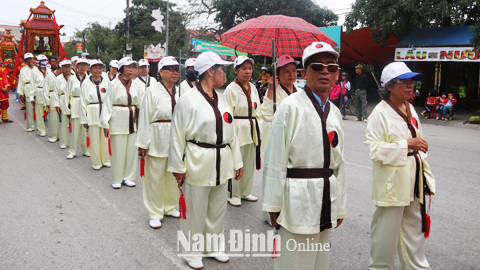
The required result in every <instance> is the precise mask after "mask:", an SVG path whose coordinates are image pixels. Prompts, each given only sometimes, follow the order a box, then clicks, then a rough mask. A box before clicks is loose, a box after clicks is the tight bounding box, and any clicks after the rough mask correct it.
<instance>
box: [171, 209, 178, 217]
mask: <svg viewBox="0 0 480 270" xmlns="http://www.w3.org/2000/svg"><path fill="white" fill-rule="evenodd" d="M170 216H171V217H174V218H179V217H180V212H179V211H178V210H175V211H174V212H173V213H171V214H170Z"/></svg>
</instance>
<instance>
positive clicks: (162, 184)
mask: <svg viewBox="0 0 480 270" xmlns="http://www.w3.org/2000/svg"><path fill="white" fill-rule="evenodd" d="M167 161H168V157H163V158H160V157H153V156H149V155H147V156H146V157H145V178H144V179H143V203H144V204H145V207H146V208H147V212H148V216H149V218H150V219H158V220H162V219H163V216H164V215H171V214H172V213H173V212H174V211H175V206H176V205H177V204H178V197H179V191H178V186H177V181H176V180H175V177H174V176H173V174H172V173H171V172H167Z"/></svg>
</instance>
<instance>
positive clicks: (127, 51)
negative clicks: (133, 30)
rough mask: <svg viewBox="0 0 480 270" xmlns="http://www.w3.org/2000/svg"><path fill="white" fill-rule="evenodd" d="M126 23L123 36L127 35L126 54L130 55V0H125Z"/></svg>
mask: <svg viewBox="0 0 480 270" xmlns="http://www.w3.org/2000/svg"><path fill="white" fill-rule="evenodd" d="M126 23H127V29H126V33H125V36H126V37H127V44H126V46H125V49H126V56H130V50H131V49H132V48H131V47H130V0H127V18H126Z"/></svg>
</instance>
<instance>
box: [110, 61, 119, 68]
mask: <svg viewBox="0 0 480 270" xmlns="http://www.w3.org/2000/svg"><path fill="white" fill-rule="evenodd" d="M110 66H111V67H114V68H118V60H112V61H110Z"/></svg>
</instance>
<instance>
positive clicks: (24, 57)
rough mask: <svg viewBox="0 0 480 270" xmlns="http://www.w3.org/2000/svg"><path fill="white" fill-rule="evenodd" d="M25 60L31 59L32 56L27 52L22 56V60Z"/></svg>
mask: <svg viewBox="0 0 480 270" xmlns="http://www.w3.org/2000/svg"><path fill="white" fill-rule="evenodd" d="M27 58H33V54H31V53H29V52H27V53H26V54H25V55H24V56H23V59H27Z"/></svg>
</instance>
